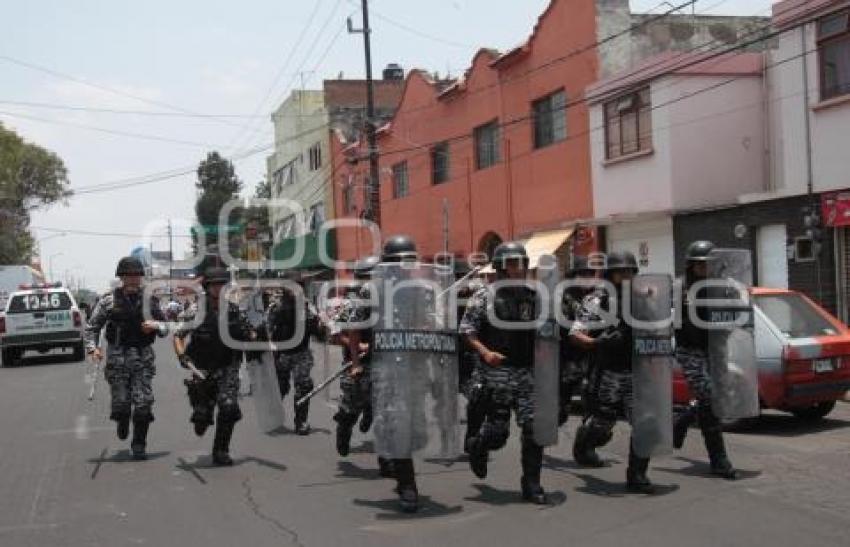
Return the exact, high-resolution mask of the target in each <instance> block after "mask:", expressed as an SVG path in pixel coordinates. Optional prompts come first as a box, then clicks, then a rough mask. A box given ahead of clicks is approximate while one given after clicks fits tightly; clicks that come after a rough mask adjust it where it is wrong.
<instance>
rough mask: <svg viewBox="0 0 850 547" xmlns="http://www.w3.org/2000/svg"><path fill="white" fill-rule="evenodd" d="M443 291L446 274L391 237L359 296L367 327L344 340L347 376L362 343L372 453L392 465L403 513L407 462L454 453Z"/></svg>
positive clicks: (412, 492) (452, 359)
mask: <svg viewBox="0 0 850 547" xmlns="http://www.w3.org/2000/svg"><path fill="white" fill-rule="evenodd" d="M450 283H451V272H450V271H441V270H440V269H439V268H438V267H436V266H434V265H429V264H423V263H421V262H419V256H418V253H417V252H416V246H415V244H414V243H413V241H412V240H411V239H410V238H409V237H407V236H395V237H391V238H389V239H388V240H387V241H386V243H385V244H384V248H383V253H382V256H381V262H380V263H379V264H377V265H376V266H375V267H374V269H373V270H372V274H371V281H370V282H369V283H368V285H367V287H366V288H365V289H364V291H362V292H361V297H362V298H363V299H364V300H365V299H370V300H371V302H372V303H373V306H372V308H371V314H372V316H373V319H374V320H375V322H374V326H373V327H372V328H371V329H370V330H368V331H364V330H352V331H349V333H348V343H349V355H350V356H351V359H352V364H353V367H352V368H353V369H354V370H358V369H361V364H360V359H361V353H362V349H363V348H362V346H361V343H363V342H365V344H366V345H367V346H368V352H369V353H370V355H371V357H370V362H369V370H368V372H369V374H370V383H371V392H372V413H373V420H374V422H373V424H372V429H373V433H374V437H375V450H376V452H377V453H378V455H379V457H381V458H384V459H385V460H389V461H390V462H391V472H392V475H393V476H394V478H395V479H396V483H397V484H396V492H397V493H398V496H399V503H400V507H401V509H402V511H405V512H414V511H416V510H417V509H418V506H419V494H418V487H417V484H416V478H415V471H414V465H413V457H414V455H415V454H424V453H431V454H433V455H439V456H442V457H447V458H451V457H455V456H456V455H457V452H458V451H459V442H458V439H457V436H458V435H457V392H458V385H457V344H456V341H453V340H452V339H453V338H454V336H455V334H454V333H453V332H452V331H451V330H450V329H448V328H447V327H448V317H449V315H450V314H449V313H448V308H447V304H446V301H447V299H446V298H445V292H446V291H445V290H446V288H447V287H448V286H449V285H450ZM370 297H371V298H370ZM364 335H365V336H367V338H366V339H365V340H364V338H363V336H364ZM360 373H361V374H362V373H363V371H362V369H361V372H360Z"/></svg>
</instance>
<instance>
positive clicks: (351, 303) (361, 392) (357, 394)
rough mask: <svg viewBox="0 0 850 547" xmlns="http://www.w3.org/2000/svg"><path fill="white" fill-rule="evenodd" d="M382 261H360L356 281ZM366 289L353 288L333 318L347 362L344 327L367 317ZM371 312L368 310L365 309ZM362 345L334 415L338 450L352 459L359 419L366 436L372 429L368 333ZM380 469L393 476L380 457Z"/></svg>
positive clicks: (342, 381) (363, 335) (336, 338)
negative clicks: (362, 303)
mask: <svg viewBox="0 0 850 547" xmlns="http://www.w3.org/2000/svg"><path fill="white" fill-rule="evenodd" d="M380 261H381V259H380V257H377V256H369V257H366V258H364V259H361V260H358V261H357V262H356V263H355V264H354V268H353V274H354V279H355V280H356V281H358V282H360V283H365V282H366V281H368V280H369V277H370V275H371V273H372V270H373V269H374V268H375V266H376V265H377V264H378V263H379V262H380ZM362 288H363V287H362V286H361V287H359V288H358V287H353V288H352V289H353V290H351V291H350V292H349V294H348V295H347V296H346V299H345V301H344V302H343V304H342V306H341V307H340V309H339V311H338V312H337V314H336V315H335V317H334V318H333V326H332V337H333V341H334V342H335V343H337V344H339V345H341V346H342V353H343V360H344V361H345V362H350V361H351V349H350V347H349V343H350V340H349V334H348V333H349V330H348V329H345V328H344V325H345V323H348V322H352V321H355V317H357V316H362V315H365V314H364V313H358V310H357V309H356V308H357V306H358V305H360V300H359V298H358V293H359V290H360V289H362ZM364 311H367V312H368V310H364ZM360 338H361V342H360V343H359V347H358V352H359V353H360V359H359V364H360V366H359V368H352V369H350V370H349V371H348V372H347V373H346V374H344V375H343V376H342V377H341V378H340V383H339V387H340V392H341V397H340V402H339V410H338V411H337V413H336V414H335V415H334V421H336V423H337V426H336V450H337V452H338V453H339V455H340V456H348V453H349V451H350V450H351V446H350V445H351V435H352V433H353V432H354V426H355V424H357V419H358V418H360V431H361V432H362V433H366V432H367V431H369V428H370V427H371V426H372V401H371V397H372V389H371V381H370V380H371V377H370V373H369V369H368V367H369V361H370V359H371V352H370V351H369V349H370V348H369V345H368V343H367V342H366V340H368V338H369V335H368V332H364V333H361V335H360ZM379 467H380V472H381V475H382V476H385V477H389V476H390V475H391V473H390V471H389V463H388V462H387V460H384V459H383V458H379Z"/></svg>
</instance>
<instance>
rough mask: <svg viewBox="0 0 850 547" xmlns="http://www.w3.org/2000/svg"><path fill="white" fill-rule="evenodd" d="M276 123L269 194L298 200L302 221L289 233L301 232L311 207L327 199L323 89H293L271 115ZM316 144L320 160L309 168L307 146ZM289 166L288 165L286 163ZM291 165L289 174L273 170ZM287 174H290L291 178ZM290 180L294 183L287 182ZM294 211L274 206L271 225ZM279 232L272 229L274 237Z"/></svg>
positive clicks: (327, 153) (269, 166)
mask: <svg viewBox="0 0 850 547" xmlns="http://www.w3.org/2000/svg"><path fill="white" fill-rule="evenodd" d="M272 121H273V123H274V127H275V152H274V154H272V155H271V156H269V157H268V159H267V177H268V180H269V182H270V183H271V188H272V197H273V198H275V199H281V200H291V201H293V202H297V203H298V204H299V205H300V206H301V207H302V208H303V210H304V215H303V218H302V219H301V221H302V222H301V223H299V224H297V225H296V226H294V229H293V232H292V233H291V234H289V235H290V236H293V235H301V234H304V233H305V232H306V231H307V230H308V226H307V225H306V223H307V222H309V213H310V208H311V207H312V206H314V205H316V204H318V203H322V202H324V200H325V199H326V193H327V188H328V184H329V180H328V178H329V176H330V172H331V170H330V160H331V157H330V155H331V152H330V140H329V131H328V114H327V111H326V109H325V104H324V92H322V91H310V90H307V91H304V90H299V91H294V92H293V93H292V94H291V95H290V96H289V98H288V99H287V100H286V101H284V102H283V104H281V106H280V107H279V108H278V109H277V111H275V113H274V114H273V115H272ZM315 145H318V146H319V147H320V150H321V157H322V163H321V167H320V168H319V169H317V170H311V169H310V148H311V147H312V146H315ZM287 166H291V167H287ZM284 168H286V169H291V170H292V174H291V175H286V176H284V177H283V181H282V182H283V184H280V183H279V181H280V177H276V176H275V173H278V172H280V170H281V169H284ZM290 176H291V177H292V178H291V179H290ZM289 180H292V181H294V183H293V184H286V183H287V182H288V181H289ZM292 214H293V211H292V208H290V207H277V208H273V211H272V215H271V223H272V229H273V231H275V232H276V230H275V228H276V227H279V226H280V223H281V222H282V221H283V220H284V219H286V218H287V217H288V216H290V215H292ZM277 236H278V234H277V233H275V237H276V238H277Z"/></svg>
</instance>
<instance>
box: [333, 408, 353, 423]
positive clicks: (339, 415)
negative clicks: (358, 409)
mask: <svg viewBox="0 0 850 547" xmlns="http://www.w3.org/2000/svg"><path fill="white" fill-rule="evenodd" d="M334 421H335V422H336V423H338V424H339V425H341V426H354V424H355V423H357V414H352V413H350V412H343V411H342V410H337V412H336V414H334Z"/></svg>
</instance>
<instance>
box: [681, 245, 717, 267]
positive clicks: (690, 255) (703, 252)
mask: <svg viewBox="0 0 850 547" xmlns="http://www.w3.org/2000/svg"><path fill="white" fill-rule="evenodd" d="M713 250H714V243H712V242H710V241H705V240H702V241H694V242H693V243H691V244H690V245H688V250H687V251H686V252H685V260H686V261H687V262H707V261H709V260H711V256H710V255H711V251H713Z"/></svg>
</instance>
